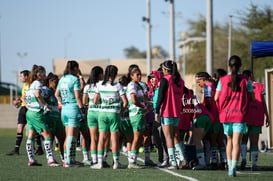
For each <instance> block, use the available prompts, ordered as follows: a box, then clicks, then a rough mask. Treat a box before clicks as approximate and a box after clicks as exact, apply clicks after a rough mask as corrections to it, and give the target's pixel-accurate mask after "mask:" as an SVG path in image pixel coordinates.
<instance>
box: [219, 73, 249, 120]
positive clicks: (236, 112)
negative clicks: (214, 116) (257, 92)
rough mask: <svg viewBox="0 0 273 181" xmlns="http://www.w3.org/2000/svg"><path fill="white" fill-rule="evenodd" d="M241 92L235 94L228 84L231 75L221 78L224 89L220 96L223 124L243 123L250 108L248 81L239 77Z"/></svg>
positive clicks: (220, 112) (220, 114) (220, 113)
mask: <svg viewBox="0 0 273 181" xmlns="http://www.w3.org/2000/svg"><path fill="white" fill-rule="evenodd" d="M239 77H240V79H241V81H240V83H239V86H240V88H241V91H240V92H233V91H232V89H231V87H229V86H228V83H229V82H231V75H226V76H224V77H222V78H220V82H221V85H222V89H221V91H220V94H219V118H220V122H221V123H243V122H245V116H246V112H247V108H248V97H247V87H246V86H247V79H246V78H245V77H243V76H241V75H240V76H239Z"/></svg>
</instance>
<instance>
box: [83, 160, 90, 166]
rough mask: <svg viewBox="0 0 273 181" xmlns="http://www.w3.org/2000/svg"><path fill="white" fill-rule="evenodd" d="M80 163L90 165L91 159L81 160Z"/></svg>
mask: <svg viewBox="0 0 273 181" xmlns="http://www.w3.org/2000/svg"><path fill="white" fill-rule="evenodd" d="M82 163H83V164H84V165H85V166H90V165H92V161H91V160H83V161H82Z"/></svg>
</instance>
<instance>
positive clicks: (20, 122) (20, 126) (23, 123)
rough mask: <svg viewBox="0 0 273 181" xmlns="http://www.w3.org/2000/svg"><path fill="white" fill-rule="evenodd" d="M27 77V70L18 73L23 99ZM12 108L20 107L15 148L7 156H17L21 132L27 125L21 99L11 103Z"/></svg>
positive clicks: (24, 106)
mask: <svg viewBox="0 0 273 181" xmlns="http://www.w3.org/2000/svg"><path fill="white" fill-rule="evenodd" d="M28 76H29V71H28V70H23V71H21V72H20V81H21V82H22V83H24V85H23V88H22V97H24V94H25V90H26V89H27V84H26V82H27V79H28ZM13 104H14V106H16V105H17V106H18V107H20V110H19V113H18V120H17V136H16V142H15V147H14V149H13V150H12V151H11V152H9V153H7V155H8V156H12V155H19V149H20V145H21V142H22V140H23V132H24V128H25V126H26V124H27V119H26V112H27V108H26V105H25V104H24V103H23V102H22V99H16V100H15V101H14V102H13Z"/></svg>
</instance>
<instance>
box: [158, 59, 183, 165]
mask: <svg viewBox="0 0 273 181" xmlns="http://www.w3.org/2000/svg"><path fill="white" fill-rule="evenodd" d="M162 70H163V74H164V77H163V78H162V79H161V80H160V86H159V92H158V101H157V105H156V112H155V113H156V114H155V120H156V121H157V122H161V125H162V129H163V133H164V135H165V138H166V143H167V148H168V154H169V163H170V166H169V167H168V169H177V163H176V160H175V149H176V150H177V151H178V152H179V156H180V161H181V162H180V163H179V164H178V165H179V166H180V165H181V164H182V161H183V160H184V156H183V151H182V147H181V145H180V144H179V141H180V139H179V132H178V129H177V126H178V123H179V120H180V112H181V110H182V96H183V90H184V81H183V80H182V78H181V76H180V74H179V72H178V71H177V65H176V63H175V62H174V61H171V60H167V61H165V62H164V63H163V64H162ZM159 113H160V118H159Z"/></svg>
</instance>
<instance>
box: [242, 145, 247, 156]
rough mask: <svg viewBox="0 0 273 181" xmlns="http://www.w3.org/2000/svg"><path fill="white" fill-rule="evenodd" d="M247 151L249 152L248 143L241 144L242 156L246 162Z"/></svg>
mask: <svg viewBox="0 0 273 181" xmlns="http://www.w3.org/2000/svg"><path fill="white" fill-rule="evenodd" d="M246 151H247V145H246V142H242V144H241V156H242V159H244V160H246Z"/></svg>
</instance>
